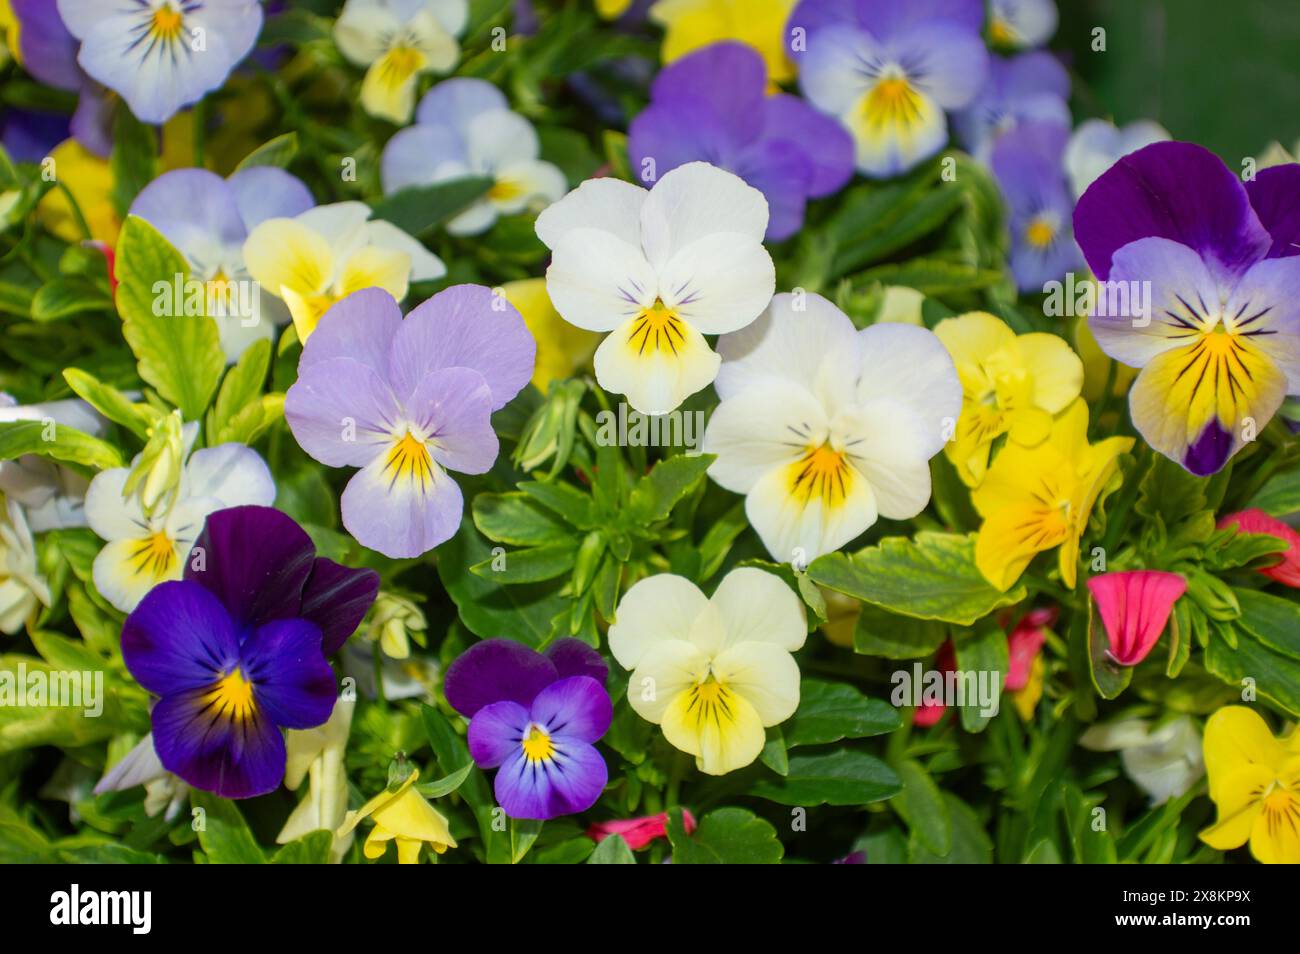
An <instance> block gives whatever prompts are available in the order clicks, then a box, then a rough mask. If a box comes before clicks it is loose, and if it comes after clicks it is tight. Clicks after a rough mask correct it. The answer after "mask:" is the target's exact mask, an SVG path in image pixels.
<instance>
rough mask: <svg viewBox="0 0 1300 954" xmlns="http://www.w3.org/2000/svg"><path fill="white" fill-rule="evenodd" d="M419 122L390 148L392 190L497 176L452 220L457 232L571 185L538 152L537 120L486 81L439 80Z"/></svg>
mask: <svg viewBox="0 0 1300 954" xmlns="http://www.w3.org/2000/svg"><path fill="white" fill-rule="evenodd" d="M415 123H416V124H415V125H414V126H410V127H408V128H407V129H403V130H401V131H400V132H399V133H397V135H395V136H394V137H393V138H392V139H390V140H389V141H388V145H386V146H385V147H384V153H383V156H382V157H381V158H380V174H381V176H382V179H383V185H384V193H385V194H386V195H392V194H393V193H395V192H398V191H400V190H401V189H404V188H407V187H408V186H424V185H433V184H434V183H438V182H446V181H449V180H451V179H461V178H464V177H466V176H483V177H486V178H488V179H491V180H492V185H491V186H490V187H489V188H488V191H487V194H486V195H484V196H483V197H482V198H481V199H479V200H478V201H476V202H474V203H473V204H472V205H470V206H469V208H467V209H465V211H463V212H461V213H460V214H459V215H457V216H456V217H455V218H453V219H452V220H451V221H450V222H448V223H447V231H448V232H450V233H451V234H452V235H477V234H479V233H480V232H485V231H487V230H488V229H490V228H491V227H492V225H493V224H494V223H495V222H496V220H497V218H498V217H499V216H502V215H517V214H519V213H520V212H524V211H526V210H529V209H534V210H537V209H541V208H544V207H545V206H547V205H549V204H550V203H552V202H554V201H555V200H556V199H558V198H560V197H561V196H562V195H564V193H565V192H566V191H568V188H569V186H568V182H567V181H566V180H565V178H564V173H563V172H561V171H560V170H559V168H558V167H557V166H555V165H554V164H553V163H549V162H543V161H542V160H541V159H539V158H538V155H539V154H540V152H541V145H540V143H539V141H538V138H537V130H535V129H534V128H533V124H532V123H530V122H529V121H528V120H527V119H525V118H524V117H523V116H520V115H519V114H518V113H515V112H511V110H510V104H509V103H508V102H506V98H505V96H504V95H502V93H501V91H500V90H499V89H497V88H496V87H495V86H493V85H492V84H491V83H489V82H487V81H486V80H480V79H473V78H463V77H458V78H456V79H449V80H444V81H443V82H441V83H439V84H438V85H437V86H435V87H433V89H431V90H429V92H428V93H426V94H425V95H424V98H423V99H422V100H420V106H419V108H418V109H417V110H416V113H415Z"/></svg>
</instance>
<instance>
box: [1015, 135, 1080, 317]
mask: <svg viewBox="0 0 1300 954" xmlns="http://www.w3.org/2000/svg"><path fill="white" fill-rule="evenodd" d="M1069 135H1070V130H1069V128H1068V127H1066V126H1058V125H1056V124H1053V123H1027V124H1025V125H1023V126H1020V127H1018V128H1016V129H1015V130H1013V131H1011V132H1009V133H1007V134H1006V135H1004V136H1002V137H1001V138H1000V139H999V140H998V142H997V145H995V146H994V147H993V155H992V166H993V173H994V175H995V176H996V177H997V180H998V183H999V184H1000V185H1001V187H1002V194H1003V196H1004V197H1005V198H1006V200H1007V205H1008V206H1009V207H1010V208H1009V213H1010V214H1009V225H1010V228H1011V255H1010V263H1011V272H1012V274H1013V275H1015V278H1016V285H1017V286H1018V287H1019V288H1020V290H1021V291H1024V292H1031V291H1042V290H1043V284H1044V283H1045V282H1049V281H1053V280H1055V279H1058V278H1061V277H1062V276H1064V275H1065V273H1066V272H1068V271H1070V270H1071V269H1074V268H1077V267H1079V266H1080V265H1082V264H1083V256H1082V255H1081V254H1080V252H1079V246H1078V245H1077V244H1075V241H1074V235H1073V233H1072V230H1071V228H1070V213H1071V211H1072V209H1073V205H1074V204H1073V202H1072V201H1071V199H1070V189H1069V186H1068V185H1067V184H1066V181H1065V173H1064V172H1063V171H1062V168H1061V155H1062V153H1063V151H1064V149H1065V142H1066V139H1067V138H1068V137H1069Z"/></svg>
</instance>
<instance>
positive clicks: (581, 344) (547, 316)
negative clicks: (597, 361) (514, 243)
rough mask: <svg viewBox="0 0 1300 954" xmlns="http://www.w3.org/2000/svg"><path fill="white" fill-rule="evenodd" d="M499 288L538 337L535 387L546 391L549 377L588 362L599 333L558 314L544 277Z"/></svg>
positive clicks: (570, 372) (555, 378) (565, 375)
mask: <svg viewBox="0 0 1300 954" xmlns="http://www.w3.org/2000/svg"><path fill="white" fill-rule="evenodd" d="M502 290H503V291H504V292H505V296H506V301H508V302H510V304H512V305H514V306H515V308H517V309H518V310H519V314H521V315H522V316H523V318H524V324H526V325H527V326H528V330H529V331H530V332H532V334H533V337H534V338H536V339H537V364H536V366H535V367H534V369H533V385H534V386H535V387H536V388H537V390H539V391H541V392H542V393H543V394H545V393H546V390H547V388H548V387H550V384H551V382H552V381H558V380H562V379H564V378H570V377H573V375H574V373H575V372H576V371H577V370H578V369H579V368H583V367H587V366H588V365H590V363H591V356H592V355H594V354H595V353H596V348H597V346H598V345H599V344H600V341H601V337H600V335H598V334H596V333H595V332H594V331H587V330H586V329H584V328H579V327H578V326H577V325H571V324H569V323H568V322H567V321H565V320H564V319H563V318H561V317H560V313H559V312H557V311H556V310H555V306H554V305H552V304H551V297H550V296H549V295H548V294H547V293H546V279H544V278H526V279H524V280H522V281H517V282H506V284H505V285H503V286H502Z"/></svg>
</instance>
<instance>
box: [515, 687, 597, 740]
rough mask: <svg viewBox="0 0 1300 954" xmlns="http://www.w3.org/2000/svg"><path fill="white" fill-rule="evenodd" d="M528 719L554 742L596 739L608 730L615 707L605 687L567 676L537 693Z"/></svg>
mask: <svg viewBox="0 0 1300 954" xmlns="http://www.w3.org/2000/svg"><path fill="white" fill-rule="evenodd" d="M529 718H530V719H531V720H532V721H533V722H536V723H537V724H538V725H540V726H541V727H542V728H543V729H545V730H546V732H547V733H548V734H549V735H550V736H551V737H552V738H553V739H555V740H556V741H557V742H558V741H559V740H561V739H563V740H566V741H568V740H571V739H572V740H576V741H578V742H595V741H596V740H597V739H599V738H600V737H601V736H602V735H604V734H605V733H606V732H607V731H608V730H609V724H610V722H611V721H612V720H613V718H614V707H613V704H612V703H611V702H610V699H609V693H608V692H606V691H605V687H604V686H602V685H601V684H600V683H598V682H597V681H596V680H595V679H592V678H591V677H590V676H570V677H569V678H568V679H560V680H557V681H556V682H553V683H551V684H550V685H549V686H547V687H546V688H545V689H543V690H542V691H541V692H539V693H538V694H537V698H535V699H534V700H533V704H532V707H531V710H530V712H529Z"/></svg>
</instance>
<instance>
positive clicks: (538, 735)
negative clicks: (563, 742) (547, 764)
mask: <svg viewBox="0 0 1300 954" xmlns="http://www.w3.org/2000/svg"><path fill="white" fill-rule="evenodd" d="M520 745H521V746H522V747H523V750H524V758H526V759H527V760H528V761H530V762H544V761H546V760H547V759H549V758H551V757H552V756H553V755H555V743H554V742H552V741H551V737H550V736H549V735H547V734H546V732H545V730H543V729H542V727H541V726H539V725H531V726H529V727H528V734H527V735H526V736H524V738H523V741H522V742H520Z"/></svg>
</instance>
